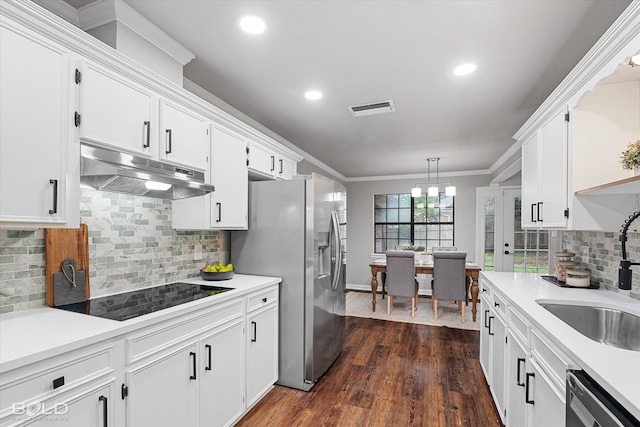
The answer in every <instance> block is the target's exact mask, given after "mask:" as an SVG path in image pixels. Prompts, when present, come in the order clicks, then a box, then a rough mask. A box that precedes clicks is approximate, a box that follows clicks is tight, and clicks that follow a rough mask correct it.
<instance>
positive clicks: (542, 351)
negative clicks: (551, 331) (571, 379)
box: [531, 329, 577, 390]
mask: <svg viewBox="0 0 640 427" xmlns="http://www.w3.org/2000/svg"><path fill="white" fill-rule="evenodd" d="M531 353H532V355H533V359H534V360H535V361H536V362H537V363H538V364H539V365H540V366H541V367H542V369H543V370H544V371H545V372H546V373H547V374H548V375H549V378H551V380H552V381H553V383H554V384H555V385H556V386H557V387H558V388H559V389H560V390H564V389H565V382H566V375H567V369H575V368H577V366H576V365H575V363H574V362H573V361H571V359H569V357H568V356H567V355H566V354H564V352H563V351H562V350H560V349H559V348H558V347H556V345H555V344H553V343H552V342H551V341H550V340H549V339H548V338H547V337H546V336H544V335H543V334H542V333H541V332H539V331H538V330H536V329H533V330H532V331H531Z"/></svg>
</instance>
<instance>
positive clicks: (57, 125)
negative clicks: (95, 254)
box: [0, 20, 80, 228]
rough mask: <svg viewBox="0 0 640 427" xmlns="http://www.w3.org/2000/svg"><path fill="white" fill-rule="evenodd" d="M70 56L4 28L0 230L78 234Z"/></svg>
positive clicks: (0, 41) (0, 34)
mask: <svg viewBox="0 0 640 427" xmlns="http://www.w3.org/2000/svg"><path fill="white" fill-rule="evenodd" d="M70 62H71V60H70V55H69V52H68V51H67V50H66V49H64V48H63V47H61V46H59V45H57V44H56V43H54V42H51V41H49V40H46V39H44V38H42V37H41V36H40V35H37V34H35V33H34V32H32V31H30V30H28V29H26V28H24V27H22V26H20V25H18V24H14V23H12V22H10V21H8V20H7V21H5V20H3V21H2V23H1V27H0V93H2V95H1V96H0V122H1V125H0V227H3V228H4V227H20V228H37V227H78V225H79V222H80V208H79V195H78V193H79V168H80V159H79V156H80V151H79V145H78V144H76V143H74V142H73V140H72V137H71V135H72V133H73V124H72V117H73V113H72V109H71V107H70V102H71V100H72V97H71V82H72V74H71V73H70Z"/></svg>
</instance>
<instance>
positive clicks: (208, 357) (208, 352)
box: [204, 344, 211, 371]
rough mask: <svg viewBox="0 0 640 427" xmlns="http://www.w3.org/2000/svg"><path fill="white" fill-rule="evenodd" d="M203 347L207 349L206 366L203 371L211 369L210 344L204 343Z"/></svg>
mask: <svg viewBox="0 0 640 427" xmlns="http://www.w3.org/2000/svg"><path fill="white" fill-rule="evenodd" d="M204 348H206V349H207V366H205V368H204V370H205V371H210V370H211V346H210V345H209V344H207V345H205V346H204Z"/></svg>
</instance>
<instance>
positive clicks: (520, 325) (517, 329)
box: [507, 306, 530, 346]
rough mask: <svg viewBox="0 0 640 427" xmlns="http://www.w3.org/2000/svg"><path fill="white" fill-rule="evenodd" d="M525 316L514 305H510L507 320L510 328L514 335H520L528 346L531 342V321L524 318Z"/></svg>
mask: <svg viewBox="0 0 640 427" xmlns="http://www.w3.org/2000/svg"><path fill="white" fill-rule="evenodd" d="M524 319H525V318H524V316H523V315H522V314H520V313H519V312H518V311H517V310H515V309H514V308H513V307H511V306H509V309H508V311H507V322H508V324H509V329H510V330H511V331H513V334H514V335H518V336H519V337H520V338H521V339H522V341H523V342H524V343H525V344H526V345H527V346H528V344H529V326H530V324H529V322H527V321H526V320H524Z"/></svg>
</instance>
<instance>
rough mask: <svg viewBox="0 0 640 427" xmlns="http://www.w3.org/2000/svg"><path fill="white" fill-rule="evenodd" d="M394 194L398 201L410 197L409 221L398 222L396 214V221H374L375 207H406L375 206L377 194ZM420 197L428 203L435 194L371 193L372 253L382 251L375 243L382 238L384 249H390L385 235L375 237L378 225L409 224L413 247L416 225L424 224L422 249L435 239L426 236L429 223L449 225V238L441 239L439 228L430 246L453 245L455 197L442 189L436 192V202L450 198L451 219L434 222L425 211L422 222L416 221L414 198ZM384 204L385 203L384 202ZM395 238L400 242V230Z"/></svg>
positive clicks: (426, 247) (439, 202) (418, 198)
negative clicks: (378, 249)
mask: <svg viewBox="0 0 640 427" xmlns="http://www.w3.org/2000/svg"><path fill="white" fill-rule="evenodd" d="M394 195H395V196H398V201H400V199H401V196H408V197H409V198H410V200H411V203H410V218H409V221H408V222H407V221H402V222H400V221H399V216H398V221H396V222H389V221H380V222H378V221H376V210H377V209H385V210H387V209H389V210H393V209H398V210H399V209H406V208H401V206H400V203H398V207H393V208H389V207H387V206H385V207H384V208H378V207H376V197H378V196H385V197H388V196H394ZM421 198H424V199H425V203H429V202H428V200H429V199H430V198H431V199H433V198H435V196H434V197H429V196H427V195H426V194H423V195H422V196H421V197H415V198H414V197H411V194H410V193H381V194H374V195H373V253H376V254H382V253H384V251H383V252H378V251H377V248H376V243H377V241H379V240H384V241H385V247H386V248H387V249H386V250H390V248H389V247H388V244H387V242H388V240H389V238H388V237H386V236H384V237H377V235H376V232H377V229H378V226H384V227H387V226H389V225H397V226H399V227H400V226H409V230H410V245H411V246H414V247H415V246H416V243H415V242H416V235H415V234H416V226H417V225H418V226H422V225H424V226H425V229H426V235H425V239H420V240H424V241H425V243H424V250H428V248H429V246H428V243H429V242H430V241H431V242H434V241H435V239H428V238H427V237H428V233H429V231H428V226H430V225H431V226H433V225H436V226H443V225H445V226H451V238H450V239H449V238H447V239H443V238H442V230H440V231H439V234H438V239H437V243H433V244H432V246H431V247H433V246H449V245H450V246H455V217H456V216H455V199H456V197H455V196H446V195H445V192H444V191H443V192H439V193H438V204H441V203H442V201H443V200H444V199H446V198H451V208H450V209H451V221H435V222H430V221H429V215H428V214H426V213H425V221H424V222H421V221H416V200H420V199H421ZM385 205H386V203H385ZM438 209H440V207H438ZM439 218H440V219H441V214H440V215H439ZM397 240H398V244H400V240H401V239H400V231H398V238H397ZM443 242H445V243H443ZM418 246H422V245H418Z"/></svg>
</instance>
